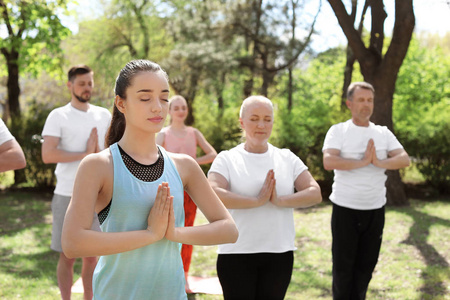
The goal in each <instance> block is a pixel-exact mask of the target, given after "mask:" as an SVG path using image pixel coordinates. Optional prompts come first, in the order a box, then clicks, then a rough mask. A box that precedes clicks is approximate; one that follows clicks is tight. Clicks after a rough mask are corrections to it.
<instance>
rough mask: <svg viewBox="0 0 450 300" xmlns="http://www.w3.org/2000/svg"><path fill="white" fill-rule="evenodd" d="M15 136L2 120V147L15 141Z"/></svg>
mask: <svg viewBox="0 0 450 300" xmlns="http://www.w3.org/2000/svg"><path fill="white" fill-rule="evenodd" d="M13 139H14V136H13V135H12V134H11V132H9V130H8V127H6V125H5V123H4V122H3V120H2V119H0V145H3V144H4V143H6V142H7V141H10V140H13Z"/></svg>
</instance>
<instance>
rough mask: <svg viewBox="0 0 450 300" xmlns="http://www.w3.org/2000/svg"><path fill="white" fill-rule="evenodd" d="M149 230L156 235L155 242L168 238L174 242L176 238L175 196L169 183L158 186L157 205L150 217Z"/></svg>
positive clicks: (148, 220) (151, 211) (154, 206)
mask: <svg viewBox="0 0 450 300" xmlns="http://www.w3.org/2000/svg"><path fill="white" fill-rule="evenodd" d="M147 222H148V227H147V230H148V231H149V232H150V233H151V234H152V235H154V237H155V240H161V239H162V238H164V237H165V238H166V239H168V240H171V241H173V240H174V238H175V215H174V211H173V196H171V195H170V187H169V184H168V183H167V182H163V183H162V184H160V185H159V186H158V191H157V193H156V198H155V204H154V205H153V207H152V209H151V210H150V214H149V215H148V219H147Z"/></svg>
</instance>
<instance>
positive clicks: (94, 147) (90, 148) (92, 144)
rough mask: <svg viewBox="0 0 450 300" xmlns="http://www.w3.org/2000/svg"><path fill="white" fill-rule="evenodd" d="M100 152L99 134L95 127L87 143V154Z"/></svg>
mask: <svg viewBox="0 0 450 300" xmlns="http://www.w3.org/2000/svg"><path fill="white" fill-rule="evenodd" d="M99 151H100V149H99V147H98V132H97V128H96V127H94V128H92V130H91V134H90V135H89V138H88V140H87V143H86V153H87V154H91V153H97V152H99Z"/></svg>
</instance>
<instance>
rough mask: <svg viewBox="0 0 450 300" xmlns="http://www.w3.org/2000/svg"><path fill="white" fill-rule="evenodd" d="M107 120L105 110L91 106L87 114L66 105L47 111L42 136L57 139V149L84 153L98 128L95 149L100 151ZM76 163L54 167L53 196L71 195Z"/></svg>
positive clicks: (107, 113)
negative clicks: (92, 134)
mask: <svg viewBox="0 0 450 300" xmlns="http://www.w3.org/2000/svg"><path fill="white" fill-rule="evenodd" d="M110 121H111V113H110V112H109V111H108V110H107V109H106V108H103V107H99V106H95V105H91V104H90V105H89V109H88V110H87V111H82V110H79V109H76V108H74V107H73V106H72V105H71V104H70V103H68V104H67V105H65V106H62V107H59V108H56V109H54V110H52V111H51V112H50V114H49V115H48V117H47V120H46V121H45V125H44V129H43V130H42V136H54V137H59V138H60V141H59V145H58V148H59V149H62V150H64V151H68V152H84V151H86V143H87V140H88V139H89V135H90V134H91V130H92V128H94V127H97V132H98V142H99V143H98V144H99V145H98V146H99V148H100V149H101V150H103V149H104V148H105V147H104V144H105V135H106V132H107V130H108V127H109V123H110ZM79 164H80V161H79V160H78V161H73V162H68V163H58V164H57V165H56V169H55V175H56V188H55V191H54V193H55V194H58V195H62V196H68V197H70V196H72V190H73V183H74V180H75V175H76V173H77V169H78V165H79Z"/></svg>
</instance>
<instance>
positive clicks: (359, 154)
mask: <svg viewBox="0 0 450 300" xmlns="http://www.w3.org/2000/svg"><path fill="white" fill-rule="evenodd" d="M370 139H373V140H374V145H375V149H376V153H377V157H378V159H380V160H382V159H386V158H387V156H388V152H390V151H392V150H396V149H403V146H402V145H401V144H400V143H399V141H398V140H397V138H396V137H395V136H394V134H393V133H392V132H391V131H390V130H389V129H388V128H387V127H386V126H380V125H375V124H374V123H372V122H370V123H369V126H368V127H363V126H356V125H355V124H354V123H353V121H352V120H351V119H350V120H348V121H346V122H343V123H339V124H335V125H333V126H331V128H330V129H329V130H328V132H327V135H326V136H325V141H324V144H323V148H322V151H323V150H326V149H337V150H340V155H341V157H343V158H347V159H355V160H361V159H362V158H363V157H364V153H365V151H366V148H367V143H368V142H369V140H370ZM385 171H386V169H382V168H378V167H375V166H374V165H372V164H370V165H368V166H365V167H362V168H358V169H353V170H348V171H344V170H334V183H333V192H332V193H331V195H330V200H331V201H332V202H333V203H336V204H337V205H340V206H343V207H347V208H352V209H359V210H369V209H378V208H380V207H382V206H383V205H385V204H386V186H385V183H386V178H387V176H386V174H385Z"/></svg>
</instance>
